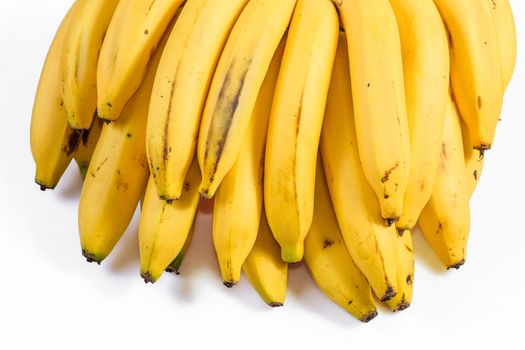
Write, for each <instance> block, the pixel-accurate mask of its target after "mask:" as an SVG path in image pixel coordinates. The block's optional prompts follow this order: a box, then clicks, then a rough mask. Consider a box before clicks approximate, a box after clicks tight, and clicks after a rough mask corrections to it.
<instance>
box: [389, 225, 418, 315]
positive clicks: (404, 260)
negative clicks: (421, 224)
mask: <svg viewBox="0 0 525 350" xmlns="http://www.w3.org/2000/svg"><path fill="white" fill-rule="evenodd" d="M397 260H398V265H397V266H398V267H397V288H398V289H397V294H396V296H395V297H393V298H392V299H390V300H387V301H386V302H385V304H386V306H387V307H388V308H389V309H390V310H392V311H402V310H405V309H406V308H408V307H409V306H410V303H411V302H412V292H413V290H414V284H413V283H414V248H413V246H412V233H411V232H410V230H405V231H404V232H403V234H402V235H398V237H397Z"/></svg>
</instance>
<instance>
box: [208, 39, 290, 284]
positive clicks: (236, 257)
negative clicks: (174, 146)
mask: <svg viewBox="0 0 525 350" xmlns="http://www.w3.org/2000/svg"><path fill="white" fill-rule="evenodd" d="M284 43H285V40H284V39H283V40H282V41H281V44H280V45H279V47H278V48H277V51H276V52H275V54H274V57H273V59H272V62H271V64H270V68H269V69H268V73H267V74H266V77H265V79H264V81H263V83H262V86H261V89H260V91H259V96H258V97H257V102H256V103H255V107H254V109H253V114H252V117H251V119H250V124H249V126H248V130H247V132H246V134H245V135H244V141H243V143H242V149H241V151H240V153H239V156H238V157H237V160H236V161H235V163H234V164H233V167H232V168H231V169H230V171H229V172H228V174H227V175H226V176H225V177H224V179H223V181H222V182H221V184H220V185H219V188H218V190H217V193H216V194H215V204H214V206H213V244H214V246H215V251H216V252H217V257H218V260H219V266H220V268H221V274H222V279H223V282H224V285H225V286H227V287H232V286H234V285H235V284H237V282H239V280H240V277H241V268H242V265H243V263H244V261H245V260H246V257H247V256H248V254H250V250H251V249H252V247H253V245H254V243H255V240H256V239H257V231H258V228H259V222H260V221H261V218H260V216H261V208H262V198H263V190H262V185H263V183H262V182H263V178H262V177H263V167H264V146H265V143H266V130H267V127H268V119H269V117H270V110H271V107H272V98H273V93H274V90H275V84H276V81H277V76H278V75H279V67H280V65H281V60H282V57H283V50H284ZM239 218H242V219H239Z"/></svg>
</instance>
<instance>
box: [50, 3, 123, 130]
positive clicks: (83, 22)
mask: <svg viewBox="0 0 525 350" xmlns="http://www.w3.org/2000/svg"><path fill="white" fill-rule="evenodd" d="M117 4H118V0H77V6H78V7H79V11H77V12H76V14H75V16H74V18H73V19H72V25H71V26H70V27H69V30H68V32H67V35H66V38H65V39H64V49H63V51H62V56H61V60H60V61H61V69H60V79H61V81H62V89H63V90H62V96H63V98H64V106H65V108H66V111H67V119H68V122H69V125H70V126H71V127H72V128H75V129H89V127H90V126H91V121H92V119H93V114H94V113H95V110H96V108H97V65H98V55H99V52H100V48H101V47H102V42H103V40H104V36H105V35H106V31H107V30H108V26H109V22H110V21H111V17H112V16H113V12H114V11H115V7H116V6H117Z"/></svg>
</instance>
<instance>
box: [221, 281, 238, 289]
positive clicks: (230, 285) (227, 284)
mask: <svg viewBox="0 0 525 350" xmlns="http://www.w3.org/2000/svg"><path fill="white" fill-rule="evenodd" d="M222 284H224V285H225V286H226V287H228V288H232V287H233V286H235V285H237V282H232V281H224V282H222Z"/></svg>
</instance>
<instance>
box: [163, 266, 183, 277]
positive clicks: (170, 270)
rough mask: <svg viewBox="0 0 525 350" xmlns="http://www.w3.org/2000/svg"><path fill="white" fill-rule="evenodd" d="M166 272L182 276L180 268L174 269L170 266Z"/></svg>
mask: <svg viewBox="0 0 525 350" xmlns="http://www.w3.org/2000/svg"><path fill="white" fill-rule="evenodd" d="M166 272H167V273H173V274H175V275H180V271H179V269H178V268H175V267H173V266H168V267H167V268H166Z"/></svg>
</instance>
